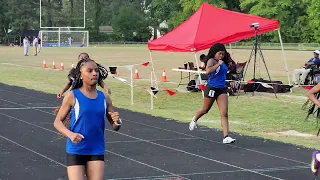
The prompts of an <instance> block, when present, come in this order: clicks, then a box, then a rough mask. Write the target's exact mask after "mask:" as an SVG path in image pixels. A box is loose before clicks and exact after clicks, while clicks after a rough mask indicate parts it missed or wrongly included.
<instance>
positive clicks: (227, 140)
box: [222, 136, 236, 144]
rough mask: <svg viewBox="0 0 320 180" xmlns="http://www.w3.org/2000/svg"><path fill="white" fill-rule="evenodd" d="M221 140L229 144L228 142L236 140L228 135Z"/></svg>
mask: <svg viewBox="0 0 320 180" xmlns="http://www.w3.org/2000/svg"><path fill="white" fill-rule="evenodd" d="M222 142H223V144H229V143H234V142H236V140H235V139H232V138H231V137H229V136H228V137H226V138H224V139H223V141H222Z"/></svg>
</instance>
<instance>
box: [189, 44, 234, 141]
mask: <svg viewBox="0 0 320 180" xmlns="http://www.w3.org/2000/svg"><path fill="white" fill-rule="evenodd" d="M226 53H227V51H226V48H225V46H224V45H223V44H220V43H216V44H214V45H213V46H212V47H211V48H210V50H209V53H208V55H207V61H206V62H205V65H206V66H205V67H206V74H208V81H207V82H208V83H207V85H206V89H205V91H204V96H205V97H204V100H203V107H202V108H201V109H200V110H199V111H198V112H197V113H196V115H195V116H194V117H193V119H192V121H191V122H190V124H189V129H190V131H192V130H193V129H194V128H196V127H197V126H198V125H197V121H198V119H199V118H201V117H202V116H203V115H204V114H207V113H208V112H209V110H210V109H211V107H212V104H213V103H214V101H215V100H217V104H218V107H219V111H220V116H221V126H222V128H223V136H224V138H223V140H222V142H223V143H224V144H228V143H234V142H235V141H236V140H235V139H232V138H231V137H229V136H228V131H229V123H228V95H227V90H226V77H227V72H228V67H227V64H228V59H227V58H224V55H225V54H226Z"/></svg>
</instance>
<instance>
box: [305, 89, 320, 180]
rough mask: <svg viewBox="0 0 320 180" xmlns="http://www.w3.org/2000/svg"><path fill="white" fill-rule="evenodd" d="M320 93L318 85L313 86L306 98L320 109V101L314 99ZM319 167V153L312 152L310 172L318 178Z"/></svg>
mask: <svg viewBox="0 0 320 180" xmlns="http://www.w3.org/2000/svg"><path fill="white" fill-rule="evenodd" d="M319 92H320V83H319V84H317V85H316V86H314V87H313V88H312V89H310V91H308V93H307V96H308V98H309V99H310V100H311V101H312V102H313V103H314V104H315V105H316V106H318V108H320V101H319V100H318V99H317V98H316V96H315V94H317V93H319ZM319 167H320V151H314V152H313V153H312V161H311V171H312V174H313V175H314V176H318V172H319Z"/></svg>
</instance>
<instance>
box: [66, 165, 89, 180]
mask: <svg viewBox="0 0 320 180" xmlns="http://www.w3.org/2000/svg"><path fill="white" fill-rule="evenodd" d="M67 172H68V178H69V180H84V174H85V167H84V166H81V165H76V166H68V167H67Z"/></svg>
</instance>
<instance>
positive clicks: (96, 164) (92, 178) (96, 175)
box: [87, 161, 104, 180]
mask: <svg viewBox="0 0 320 180" xmlns="http://www.w3.org/2000/svg"><path fill="white" fill-rule="evenodd" d="M103 176H104V161H89V162H88V163H87V177H88V180H103Z"/></svg>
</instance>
